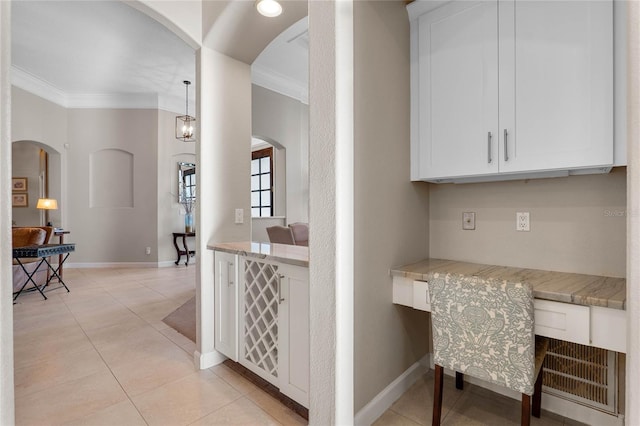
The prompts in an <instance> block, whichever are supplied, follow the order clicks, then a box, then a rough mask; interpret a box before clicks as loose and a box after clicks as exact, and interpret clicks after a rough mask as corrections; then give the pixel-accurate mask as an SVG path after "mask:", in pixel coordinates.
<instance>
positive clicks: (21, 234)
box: [11, 226, 53, 248]
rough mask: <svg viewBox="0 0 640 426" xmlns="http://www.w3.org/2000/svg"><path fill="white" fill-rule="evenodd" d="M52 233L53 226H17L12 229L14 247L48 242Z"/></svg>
mask: <svg viewBox="0 0 640 426" xmlns="http://www.w3.org/2000/svg"><path fill="white" fill-rule="evenodd" d="M52 234H53V227H51V226H23V227H19V226H17V227H13V228H12V229H11V243H12V246H13V247H14V248H16V247H26V246H31V245H40V244H47V243H48V242H49V240H50V239H51V235H52Z"/></svg>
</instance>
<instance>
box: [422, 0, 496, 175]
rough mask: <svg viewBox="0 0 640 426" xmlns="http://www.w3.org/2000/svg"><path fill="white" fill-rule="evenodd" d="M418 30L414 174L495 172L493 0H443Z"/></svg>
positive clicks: (494, 9)
mask: <svg viewBox="0 0 640 426" xmlns="http://www.w3.org/2000/svg"><path fill="white" fill-rule="evenodd" d="M418 33H419V38H418V46H417V50H418V52H419V73H420V76H419V79H418V80H419V87H418V88H415V87H414V88H412V90H419V111H420V113H419V115H420V117H419V122H420V124H419V126H420V128H419V135H420V136H419V137H420V142H419V144H418V150H419V153H418V155H419V169H420V170H419V178H422V179H424V178H446V177H450V176H470V175H483V174H488V173H496V172H497V171H498V161H497V156H498V152H497V144H498V142H497V134H496V133H497V131H498V3H497V1H481V2H468V1H463V2H451V3H448V4H446V5H444V6H442V7H440V8H438V9H436V10H434V11H433V12H430V13H427V14H425V15H424V16H421V17H420V18H419V30H418ZM414 154H415V153H412V155H414Z"/></svg>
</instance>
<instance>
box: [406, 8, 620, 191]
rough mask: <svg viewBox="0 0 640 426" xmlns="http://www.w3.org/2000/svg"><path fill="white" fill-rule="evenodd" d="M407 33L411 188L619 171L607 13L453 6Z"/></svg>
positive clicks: (610, 16) (609, 12) (424, 18)
mask: <svg viewBox="0 0 640 426" xmlns="http://www.w3.org/2000/svg"><path fill="white" fill-rule="evenodd" d="M411 25H412V30H411V31H412V35H411V39H412V40H411V49H412V64H411V67H412V70H411V71H412V75H411V86H412V88H411V92H412V95H411V96H412V101H411V102H412V105H411V106H412V115H411V121H412V129H411V132H412V133H411V138H412V141H411V145H412V154H411V155H412V164H411V166H412V167H411V168H412V170H411V175H412V179H413V180H427V181H435V182H439V181H452V180H453V181H455V180H461V181H464V180H465V179H468V180H474V179H477V180H501V179H510V178H521V177H542V176H553V175H562V174H564V175H566V174H568V173H569V171H574V170H581V171H586V170H589V171H591V172H594V171H597V172H602V171H607V170H608V168H610V167H611V166H612V165H613V163H614V159H613V153H614V141H613V136H614V134H613V4H612V2H611V1H598V0H595V1H580V0H573V1H513V0H511V1H479V2H468V1H461V2H456V1H452V2H449V3H446V4H444V5H442V6H440V7H438V8H436V9H435V10H431V11H429V12H427V13H424V14H422V15H420V16H417V17H415V18H414V19H412V22H411Z"/></svg>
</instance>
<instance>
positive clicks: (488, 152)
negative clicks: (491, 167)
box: [487, 132, 491, 163]
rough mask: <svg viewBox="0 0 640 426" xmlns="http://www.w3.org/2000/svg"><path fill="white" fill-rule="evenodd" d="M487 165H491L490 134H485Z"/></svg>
mask: <svg viewBox="0 0 640 426" xmlns="http://www.w3.org/2000/svg"><path fill="white" fill-rule="evenodd" d="M487 163H491V132H487Z"/></svg>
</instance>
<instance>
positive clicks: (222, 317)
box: [213, 251, 238, 361]
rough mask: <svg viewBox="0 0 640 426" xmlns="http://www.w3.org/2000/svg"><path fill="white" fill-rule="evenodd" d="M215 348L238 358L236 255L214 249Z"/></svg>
mask: <svg viewBox="0 0 640 426" xmlns="http://www.w3.org/2000/svg"><path fill="white" fill-rule="evenodd" d="M213 258H214V266H213V269H214V277H215V278H214V300H215V308H214V309H215V342H214V347H215V349H216V350H217V351H218V352H220V353H222V354H224V355H226V356H228V357H229V358H231V359H232V360H234V361H237V360H238V316H237V306H238V273H237V271H238V262H237V259H238V256H237V255H235V254H231V253H224V252H220V251H215V252H214V254H213Z"/></svg>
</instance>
